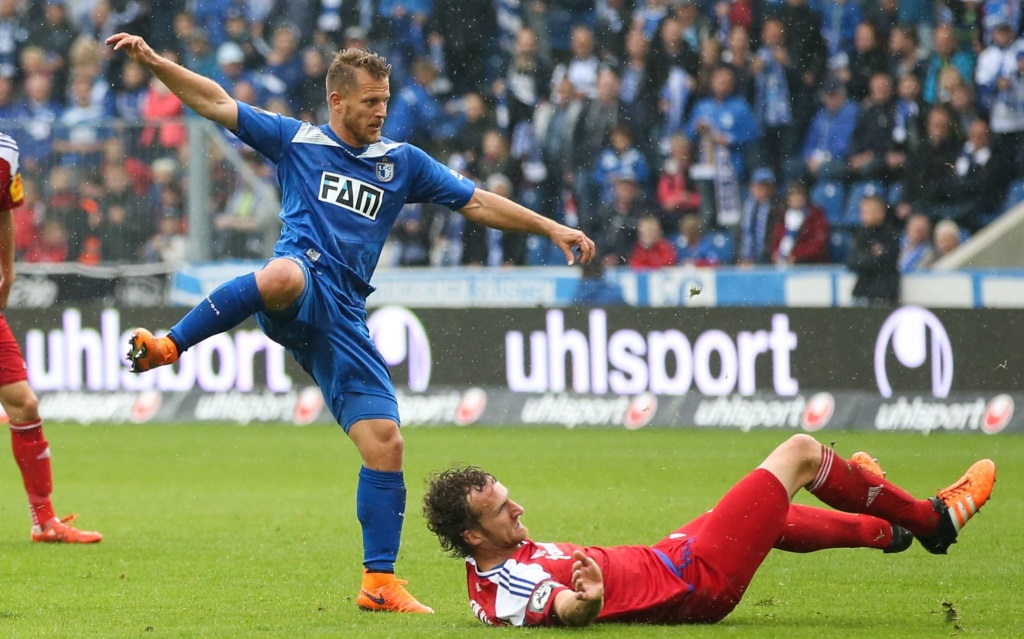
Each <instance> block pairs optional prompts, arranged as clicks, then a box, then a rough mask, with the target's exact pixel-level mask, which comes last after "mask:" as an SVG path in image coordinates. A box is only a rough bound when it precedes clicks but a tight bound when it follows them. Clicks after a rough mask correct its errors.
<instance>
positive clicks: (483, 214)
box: [459, 189, 594, 264]
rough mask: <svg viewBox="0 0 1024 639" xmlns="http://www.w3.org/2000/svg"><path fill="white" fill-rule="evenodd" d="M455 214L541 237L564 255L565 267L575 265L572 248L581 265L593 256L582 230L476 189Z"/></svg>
mask: <svg viewBox="0 0 1024 639" xmlns="http://www.w3.org/2000/svg"><path fill="white" fill-rule="evenodd" d="M459 213H462V214H463V215H465V216H466V218H467V219H469V220H472V221H473V222H477V223H479V224H483V225H484V226H489V227H491V228H495V229H498V230H501V231H519V232H522V233H533V234H534V235H545V236H547V237H549V238H551V241H552V242H554V243H555V245H556V246H557V247H558V248H560V249H561V250H562V252H563V253H565V258H566V261H567V262H568V263H569V264H575V263H576V256H575V255H574V254H573V250H574V249H576V250H578V251H579V259H580V262H582V263H584V264H586V263H587V262H589V261H590V260H591V259H592V258H593V257H594V242H593V241H592V240H591V239H590V238H589V237H587V236H586V234H585V233H584V232H583V231H580V230H579V229H573V228H569V227H568V226H565V225H563V224H559V223H558V222H556V221H554V220H552V219H550V218H546V217H544V216H543V215H540V214H539V213H534V212H533V211H531V210H530V209H528V208H526V207H525V206H521V205H519V204H516V203H515V202H513V201H512V200H510V199H508V198H506V197H502V196H500V195H497V194H495V193H491V192H490V191H484V190H482V189H477V190H476V191H475V192H474V193H473V197H472V198H470V200H469V202H468V203H467V204H466V206H464V207H462V208H461V209H459Z"/></svg>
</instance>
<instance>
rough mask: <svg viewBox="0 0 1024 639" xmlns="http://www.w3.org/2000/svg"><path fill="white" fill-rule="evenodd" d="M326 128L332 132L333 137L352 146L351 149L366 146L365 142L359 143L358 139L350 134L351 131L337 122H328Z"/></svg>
mask: <svg viewBox="0 0 1024 639" xmlns="http://www.w3.org/2000/svg"><path fill="white" fill-rule="evenodd" d="M327 128H329V129H330V130H331V133H333V134H334V137H336V138H338V139H339V140H341V141H342V142H344V143H345V144H346V145H348V146H350V147H352V148H353V149H362V148H365V147H367V146H368V145H367V144H361V143H360V142H359V141H358V140H356V138H355V137H354V136H353V135H352V132H351V131H349V130H348V129H346V128H345V127H343V126H341V124H338V123H336V122H328V123H327Z"/></svg>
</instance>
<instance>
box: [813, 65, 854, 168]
mask: <svg viewBox="0 0 1024 639" xmlns="http://www.w3.org/2000/svg"><path fill="white" fill-rule="evenodd" d="M822 103H823V105H824V106H823V107H822V109H821V110H820V111H819V112H818V115H816V116H815V117H814V120H813V121H812V122H811V128H810V129H809V130H808V131H807V136H806V137H805V138H804V147H803V151H802V152H801V158H802V159H803V162H804V166H803V168H804V170H805V171H806V172H807V174H809V175H810V176H811V177H812V178H814V179H822V180H840V179H843V177H844V176H845V173H846V160H847V157H848V156H849V154H850V146H851V141H852V139H853V129H854V127H855V126H856V124H857V114H858V112H859V109H858V108H857V105H856V104H853V103H852V102H850V101H848V100H847V99H846V90H845V89H844V88H843V85H842V84H841V83H840V82H839V81H838V80H835V79H834V78H830V79H828V80H826V81H825V84H824V86H823V88H822Z"/></svg>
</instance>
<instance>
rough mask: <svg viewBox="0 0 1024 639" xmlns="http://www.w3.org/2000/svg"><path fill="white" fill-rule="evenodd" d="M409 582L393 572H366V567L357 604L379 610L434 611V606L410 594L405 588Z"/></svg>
mask: <svg viewBox="0 0 1024 639" xmlns="http://www.w3.org/2000/svg"><path fill="white" fill-rule="evenodd" d="M407 583H409V582H408V581H405V580H404V579H396V578H395V576H394V575H393V574H391V573H382V572H366V570H365V569H364V570H363V585H362V586H361V587H360V589H359V596H358V597H356V605H357V606H359V607H360V608H362V609H363V610H370V611H378V612H417V613H432V612H434V609H433V608H429V607H427V606H424V605H423V604H421V603H420V602H418V601H416V597H413V596H412V595H411V594H409V591H408V590H406V589H405V584H407Z"/></svg>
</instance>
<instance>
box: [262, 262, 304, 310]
mask: <svg viewBox="0 0 1024 639" xmlns="http://www.w3.org/2000/svg"><path fill="white" fill-rule="evenodd" d="M256 286H257V287H258V288H259V290H260V295H262V296H263V302H264V304H265V305H266V308H267V310H268V311H280V310H282V309H284V308H287V307H288V306H289V305H290V304H291V303H292V302H294V301H295V300H296V299H298V297H299V295H301V294H302V291H303V290H304V289H305V288H306V275H305V273H304V272H303V271H302V267H301V266H299V265H298V264H296V263H295V262H294V261H292V260H291V259H290V258H277V259H274V260H271V261H270V262H269V263H268V264H267V265H266V266H264V267H263V268H262V269H260V270H259V271H257V272H256Z"/></svg>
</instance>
